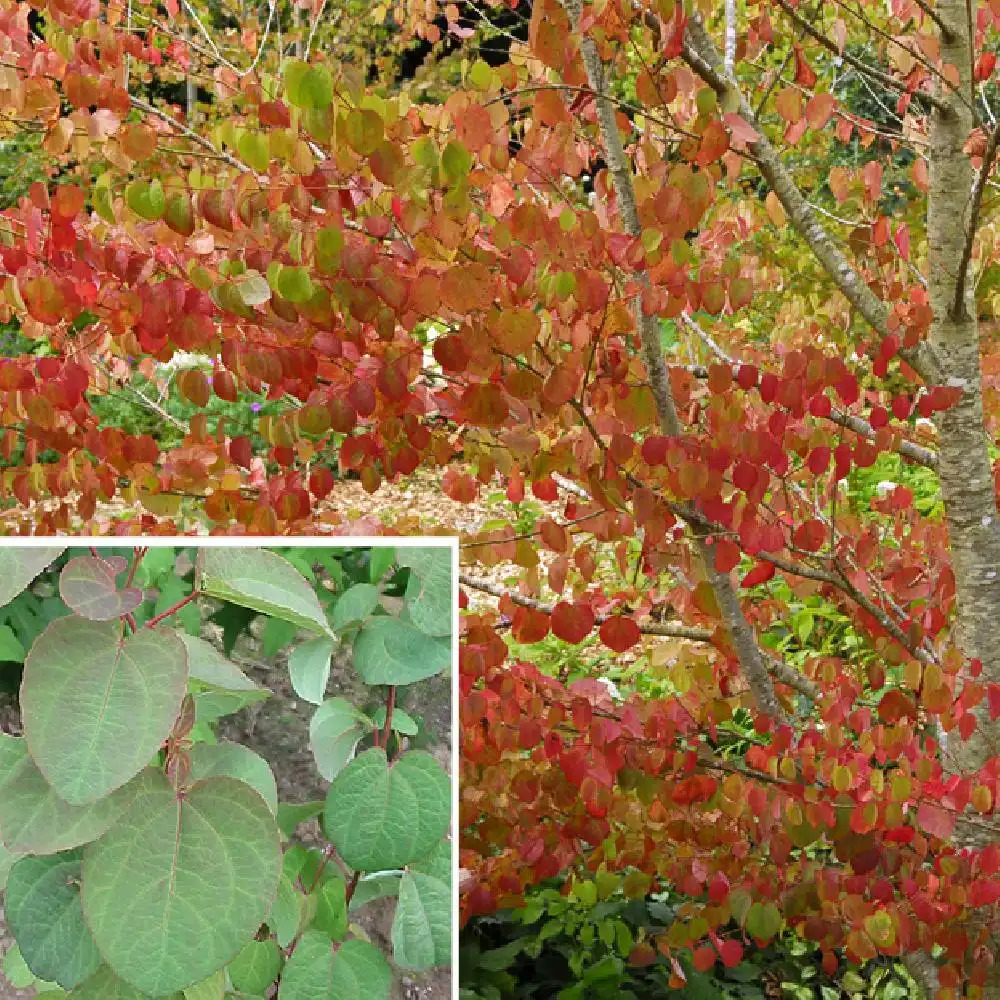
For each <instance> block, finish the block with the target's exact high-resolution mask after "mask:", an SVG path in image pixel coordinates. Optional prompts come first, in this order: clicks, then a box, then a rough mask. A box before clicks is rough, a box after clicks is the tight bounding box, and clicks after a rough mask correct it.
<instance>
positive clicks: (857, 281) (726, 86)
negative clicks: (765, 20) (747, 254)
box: [682, 14, 943, 385]
mask: <svg viewBox="0 0 1000 1000" xmlns="http://www.w3.org/2000/svg"><path fill="white" fill-rule="evenodd" d="M682 57H683V59H684V61H685V62H686V63H687V64H688V65H689V66H690V67H691V69H692V70H694V72H695V73H697V74H698V76H700V77H701V78H702V79H703V80H704V81H705V82H706V83H707V84H708V85H709V86H710V87H711V88H712V89H713V90H714V91H715V92H716V94H718V95H719V97H720V98H722V100H721V101H720V104H722V105H723V106H732V105H734V104H735V106H736V107H737V108H738V110H739V114H740V117H742V118H743V119H744V120H745V121H746V123H747V124H748V125H749V126H750V127H751V128H753V129H754V131H756V132H757V134H758V137H759V138H757V139H756V140H755V141H753V142H751V143H748V147H747V148H748V150H749V154H750V157H751V159H752V160H753V161H754V162H755V163H756V164H757V168H758V170H760V172H761V174H762V175H763V177H764V179H765V180H766V181H767V183H768V185H769V186H770V187H771V190H773V191H774V193H775V194H776V195H777V197H778V200H779V201H780V202H781V204H782V207H783V208H784V210H785V213H786V214H787V215H788V218H789V221H790V222H791V223H792V225H793V226H794V228H795V230H796V232H798V233H799V235H800V236H801V237H802V238H803V239H804V240H805V241H806V243H807V244H808V245H809V248H810V249H811V250H812V252H813V254H814V255H815V256H816V259H817V260H818V261H819V262H820V264H821V265H822V266H823V269H824V270H825V271H826V273H827V274H828V275H829V276H830V278H831V279H832V281H833V282H834V284H835V285H836V286H837V287H838V288H839V289H840V291H841V292H842V293H843V295H844V296H845V298H846V299H847V300H848V302H850V303H851V305H852V306H853V307H854V308H855V309H856V310H857V311H858V312H859V313H861V315H862V316H863V317H864V318H865V320H866V321H867V322H868V324H869V326H871V327H872V329H873V330H875V331H876V332H877V333H879V334H881V335H882V336H883V337H885V336H887V335H888V333H889V325H888V320H889V309H888V307H887V306H886V304H885V303H884V302H882V301H881V300H880V299H879V298H878V297H877V296H876V295H875V294H874V293H873V292H872V290H871V289H870V288H869V287H868V285H867V283H866V282H865V281H864V280H863V279H862V277H861V276H860V274H858V272H857V270H856V269H855V267H854V266H853V265H852V264H851V263H850V262H849V261H848V260H847V258H846V257H845V256H844V254H843V252H842V251H841V249H840V247H839V246H837V244H836V243H834V241H833V240H832V239H831V238H830V236H829V234H828V233H827V232H826V230H825V229H824V228H823V225H822V224H821V223H820V221H819V219H818V218H817V217H816V213H815V212H814V211H813V209H812V208H811V207H810V206H809V204H808V202H807V201H806V200H805V197H804V196H803V195H802V192H801V191H800V190H799V189H798V186H797V185H796V183H795V181H794V180H793V179H792V177H791V175H790V174H789V173H788V170H787V169H786V168H785V166H784V164H783V163H782V162H781V159H780V157H779V156H778V153H777V151H776V150H775V148H774V146H772V145H771V142H770V140H769V139H768V138H767V137H766V136H765V135H764V134H763V132H762V131H761V128H760V125H759V123H758V122H757V120H756V118H755V116H754V114H753V111H752V110H751V108H750V106H749V104H748V103H747V101H746V98H745V97H744V96H743V94H742V92H741V91H740V90H739V87H738V86H737V84H736V82H735V80H733V79H732V77H730V76H729V75H727V74H726V73H725V71H724V70H723V69H722V66H721V59H720V57H719V53H718V51H717V49H716V47H715V44H714V42H713V41H712V39H711V38H710V37H709V35H708V33H707V32H706V31H705V28H704V25H703V24H702V22H701V19H700V17H698V15H697V14H694V15H692V16H691V17H690V18H689V19H688V22H687V26H686V27H685V29H684V42H683V51H682ZM900 354H902V355H903V357H904V358H905V359H906V361H907V362H908V363H909V364H910V365H911V366H912V367H913V368H914V369H915V370H916V371H917V373H918V374H919V375H920V376H921V377H922V378H923V379H924V381H925V382H927V383H928V384H929V385H936V384H940V383H941V382H942V381H943V380H942V379H941V378H940V377H939V376H940V373H941V366H940V364H939V363H938V361H937V358H936V356H935V354H934V352H933V349H932V348H931V347H930V345H929V344H927V343H926V342H925V341H923V342H921V343H920V344H919V345H918V346H917V347H916V348H913V349H907V348H904V349H901V351H900Z"/></svg>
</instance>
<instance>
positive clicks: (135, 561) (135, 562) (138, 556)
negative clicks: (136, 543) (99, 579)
mask: <svg viewBox="0 0 1000 1000" xmlns="http://www.w3.org/2000/svg"><path fill="white" fill-rule="evenodd" d="M148 551H149V549H147V548H143V547H142V546H140V547H139V548H137V549H136V550H135V554H134V555H133V556H132V565H131V566H129V568H128V577H126V579H125V586H126V587H131V586H132V581H133V580H134V579H135V571H136V570H137V569H138V568H139V563H141V562H142V560H143V557H144V556H145V555H146V553H147V552H148Z"/></svg>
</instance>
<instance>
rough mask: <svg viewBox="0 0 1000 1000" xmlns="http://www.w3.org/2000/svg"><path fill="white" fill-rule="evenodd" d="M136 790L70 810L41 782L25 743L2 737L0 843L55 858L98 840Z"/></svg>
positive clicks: (129, 788) (123, 790)
mask: <svg viewBox="0 0 1000 1000" xmlns="http://www.w3.org/2000/svg"><path fill="white" fill-rule="evenodd" d="M134 790H135V789H134V787H133V785H131V784H128V785H125V787H123V788H120V789H119V790H118V791H117V792H115V793H114V794H113V795H111V796H109V797H107V798H103V799H100V800H99V801H97V802H94V803H92V804H91V805H86V806H73V805H70V804H69V803H68V802H66V801H64V800H63V799H61V798H59V796H58V795H56V793H55V791H54V790H53V788H52V786H51V785H50V784H49V783H48V782H47V781H46V780H45V778H44V777H42V772H41V771H39V770H38V768H37V767H36V765H35V762H34V761H33V760H32V759H31V757H30V756H29V755H28V747H27V744H26V742H25V741H24V739H23V738H18V737H15V736H8V735H7V734H6V733H0V839H2V840H3V842H4V844H5V845H6V847H7V848H8V849H9V850H11V851H18V852H31V853H33V854H55V853H56V852H57V851H65V850H69V849H70V848H73V847H78V846H79V845H80V844H86V843H87V842H88V841H90V840H95V839H96V838H98V837H99V836H101V834H102V833H104V831H105V830H107V829H108V827H110V826H111V824H112V823H114V822H115V820H117V819H118V817H119V816H120V815H121V813H122V811H123V810H124V809H125V807H126V806H127V805H128V804H129V802H130V801H131V797H132V794H133V792H134Z"/></svg>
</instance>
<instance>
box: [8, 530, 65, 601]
mask: <svg viewBox="0 0 1000 1000" xmlns="http://www.w3.org/2000/svg"><path fill="white" fill-rule="evenodd" d="M65 550H66V546H65V545H56V546H52V547H50V548H44V549H25V548H20V549H19V548H7V549H0V605H4V604H10V602H11V601H12V600H14V598H15V597H17V595H18V594H20V593H21V591H22V590H24V588H25V587H27V586H28V584H29V583H31V581H32V580H34V579H35V577H36V576H38V574H39V573H41V571H42V570H43V569H45V567H46V566H48V565H49V564H50V563H52V562H54V561H55V560H56V559H57V558H58V557H59V556H60V555H61V554H62V553H63V552H64V551H65Z"/></svg>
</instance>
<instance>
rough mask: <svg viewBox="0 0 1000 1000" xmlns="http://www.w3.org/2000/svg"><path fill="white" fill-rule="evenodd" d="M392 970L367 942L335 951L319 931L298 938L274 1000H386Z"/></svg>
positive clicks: (346, 944) (348, 942) (379, 953)
mask: <svg viewBox="0 0 1000 1000" xmlns="http://www.w3.org/2000/svg"><path fill="white" fill-rule="evenodd" d="M391 986H392V970H391V969H390V968H389V963H388V962H387V961H386V960H385V958H383V956H382V953H381V952H380V951H379V950H378V949H377V948H376V947H374V945H371V944H369V943H368V942H367V941H356V940H351V941H345V942H344V943H343V944H342V945H341V946H340V947H339V948H338V949H337V950H336V951H334V950H333V949H332V948H331V947H330V939H329V938H328V937H327V936H326V935H325V934H321V933H320V932H319V931H307V932H306V933H305V934H303V935H302V938H301V939H300V940H299V943H298V945H296V947H295V951H294V952H292V957H291V958H289V960H288V962H287V964H286V965H285V969H284V971H283V972H282V974H281V987H280V989H279V990H278V1000H328V998H329V997H336V998H337V1000H388V997H389V989H390V987H391Z"/></svg>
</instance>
